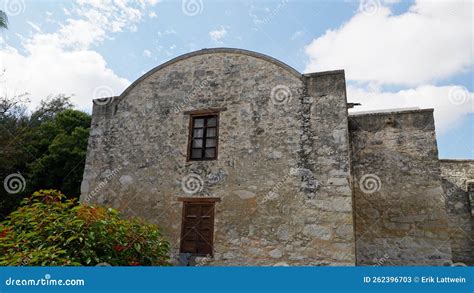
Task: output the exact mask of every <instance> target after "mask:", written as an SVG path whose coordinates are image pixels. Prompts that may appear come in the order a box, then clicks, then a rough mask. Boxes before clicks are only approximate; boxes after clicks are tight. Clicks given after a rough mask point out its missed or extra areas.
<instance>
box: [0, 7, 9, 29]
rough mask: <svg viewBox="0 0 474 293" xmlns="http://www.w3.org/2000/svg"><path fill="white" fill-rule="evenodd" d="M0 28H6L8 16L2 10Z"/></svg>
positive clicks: (0, 12) (0, 11)
mask: <svg viewBox="0 0 474 293" xmlns="http://www.w3.org/2000/svg"><path fill="white" fill-rule="evenodd" d="M1 28H8V17H7V14H6V13H5V12H3V11H2V10H0V29H1Z"/></svg>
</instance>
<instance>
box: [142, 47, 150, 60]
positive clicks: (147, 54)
mask: <svg viewBox="0 0 474 293" xmlns="http://www.w3.org/2000/svg"><path fill="white" fill-rule="evenodd" d="M143 56H144V57H146V58H150V57H151V51H150V50H148V49H145V50H143Z"/></svg>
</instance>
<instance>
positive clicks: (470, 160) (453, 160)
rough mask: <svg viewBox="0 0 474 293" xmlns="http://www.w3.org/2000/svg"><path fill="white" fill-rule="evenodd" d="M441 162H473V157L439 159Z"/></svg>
mask: <svg viewBox="0 0 474 293" xmlns="http://www.w3.org/2000/svg"><path fill="white" fill-rule="evenodd" d="M439 161H440V162H443V163H474V159H439Z"/></svg>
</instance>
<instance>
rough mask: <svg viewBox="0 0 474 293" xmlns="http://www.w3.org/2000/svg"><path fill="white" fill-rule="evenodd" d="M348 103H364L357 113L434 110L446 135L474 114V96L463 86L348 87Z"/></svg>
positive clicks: (440, 132)
mask: <svg viewBox="0 0 474 293" xmlns="http://www.w3.org/2000/svg"><path fill="white" fill-rule="evenodd" d="M347 96H348V101H350V102H358V103H361V104H362V105H361V106H358V107H356V108H355V109H354V110H351V111H353V112H359V111H371V110H380V109H393V108H411V107H419V108H421V109H426V108H434V109H435V111H434V117H435V122H436V130H437V132H438V133H439V134H442V133H444V132H446V131H447V130H449V129H450V128H453V127H456V126H457V125H458V124H459V123H460V122H462V120H463V118H464V117H466V114H468V113H472V112H474V93H472V92H469V91H468V90H467V89H466V88H463V87H460V86H433V85H423V86H419V87H416V88H414V89H407V90H401V91H398V92H380V91H378V90H375V91H370V90H365V89H362V88H359V87H354V86H348V87H347Z"/></svg>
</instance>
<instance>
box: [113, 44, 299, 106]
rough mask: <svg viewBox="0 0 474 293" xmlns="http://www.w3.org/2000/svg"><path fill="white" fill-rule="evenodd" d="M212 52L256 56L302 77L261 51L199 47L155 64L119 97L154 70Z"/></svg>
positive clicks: (291, 68) (286, 65) (296, 71)
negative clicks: (196, 49)
mask: <svg viewBox="0 0 474 293" xmlns="http://www.w3.org/2000/svg"><path fill="white" fill-rule="evenodd" d="M214 53H232V54H241V55H247V56H252V57H255V58H258V59H262V60H265V61H267V62H270V63H272V64H275V65H277V66H279V67H280V68H282V69H285V70H286V71H288V72H290V73H291V74H293V75H294V76H296V77H298V78H301V77H302V74H301V73H300V72H298V70H296V69H294V68H293V67H291V66H289V65H288V64H285V63H283V62H281V61H280V60H277V59H275V58H273V57H270V56H268V55H265V54H261V53H257V52H254V51H249V50H244V49H236V48H211V49H201V50H198V51H194V52H190V53H186V54H183V55H180V56H178V57H175V58H173V59H171V60H169V61H166V62H165V63H163V64H160V65H158V66H156V67H155V68H153V69H151V70H150V71H148V72H147V73H145V74H144V75H142V76H141V77H140V78H138V79H137V80H135V81H134V82H133V83H132V84H131V85H129V86H128V87H127V88H126V89H125V90H124V91H123V92H122V94H120V96H119V97H123V96H126V95H127V94H128V93H129V92H130V91H131V90H132V89H133V88H134V87H136V86H137V85H138V84H139V83H140V82H142V81H143V80H145V79H146V78H147V77H149V76H150V75H152V74H154V73H155V72H157V71H159V70H161V69H163V68H165V67H166V66H169V65H171V64H173V63H176V62H179V61H182V60H185V59H188V58H191V57H194V56H200V55H205V54H214Z"/></svg>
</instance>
